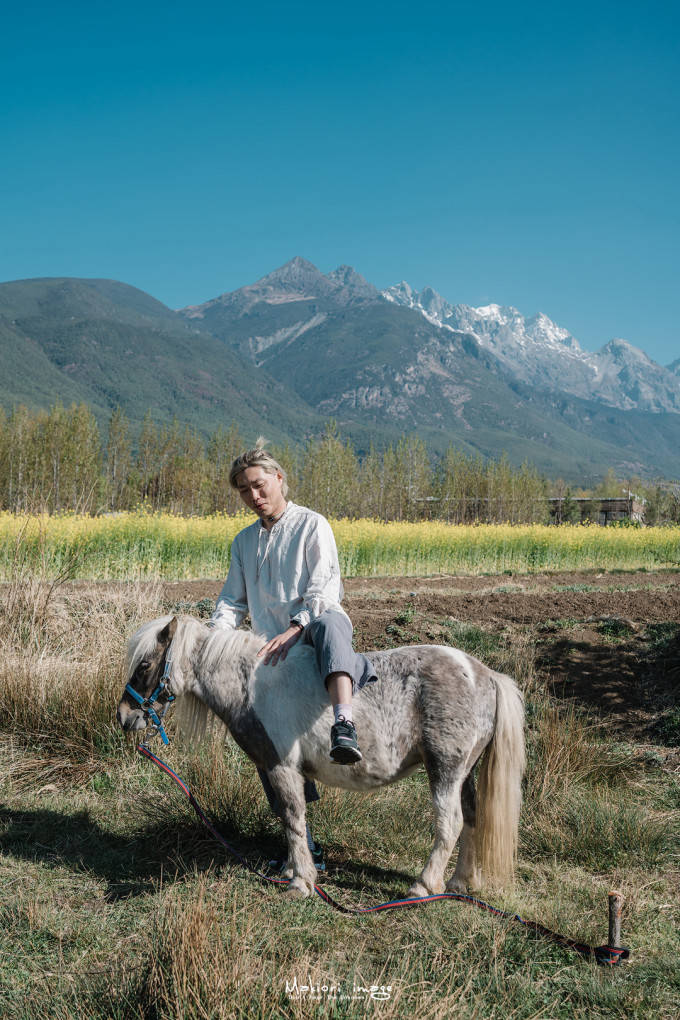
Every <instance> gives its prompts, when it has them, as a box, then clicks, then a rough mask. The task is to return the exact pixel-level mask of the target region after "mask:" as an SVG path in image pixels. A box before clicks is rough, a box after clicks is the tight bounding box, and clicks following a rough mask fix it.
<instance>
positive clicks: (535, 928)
mask: <svg viewBox="0 0 680 1020" xmlns="http://www.w3.org/2000/svg"><path fill="white" fill-rule="evenodd" d="M137 750H138V751H139V753H140V754H142V755H144V757H145V758H148V759H149V761H152V762H153V763H154V765H157V766H158V768H159V769H160V770H161V771H162V772H165V773H166V775H168V776H170V778H171V779H172V780H173V782H174V783H175V785H176V786H178V787H179V788H180V790H181V791H182V793H183V794H184V796H185V797H186V798H187V800H188V801H189V803H190V804H191V806H192V808H193V809H194V811H195V812H196V814H197V815H198V817H199V818H200V820H201V821H202V822H203V824H204V825H205V827H206V829H207V830H208V831H209V832H210V833H211V835H212V836H214V838H215V839H216V840H217V842H218V843H220V844H221V846H223V847H224V849H225V850H226V851H227V852H228V853H229V854H231V856H232V857H235V858H236V860H238V861H239V862H240V863H241V864H242V865H243V867H244V868H246V869H247V870H248V871H250V872H251V873H252V874H253V875H256V876H257V878H260V879H262V880H263V881H265V882H272V883H273V884H274V885H288V882H289V881H290V880H289V879H287V878H273V877H272V876H271V875H265V874H264V873H263V872H261V871H258V870H257V868H255V867H254V866H253V865H252V864H250V862H249V861H247V860H246V858H245V857H243V856H242V855H241V854H240V853H239V852H238V850H235V849H234V847H233V846H230V844H229V843H227V841H226V840H225V839H224V838H223V836H222V835H221V834H220V833H219V832H218V831H217V829H216V828H215V826H214V825H213V824H212V822H211V821H210V819H209V818H208V816H207V815H206V814H205V812H204V811H203V808H202V807H201V805H200V804H199V803H198V801H197V800H196V798H195V797H194V795H193V793H192V792H191V790H190V789H189V787H188V786H187V784H186V783H185V782H184V780H183V779H182V778H181V777H180V776H178V775H177V773H176V772H175V771H174V770H173V769H171V768H170V766H169V765H167V764H166V763H165V762H164V761H162V760H161V759H160V758H158V757H157V756H156V755H155V754H154V753H153V751H151V750H150V749H149V747H147V745H146V744H138V745H137ZM314 892H315V893H316V894H317V896H319V897H320V898H321V899H322V900H323V901H324V902H325V903H328V904H329V906H331V907H334V908H335V910H339V911H340V912H341V913H343V914H375V913H377V912H378V911H381V910H397V909H399V908H400V907H415V906H420V905H422V904H426V903H435V902H436V901H437V900H458V901H459V902H460V903H468V904H470V905H471V906H474V907H479V908H480V910H486V911H488V912H489V913H490V914H494V915H495V916H496V917H503V918H506V919H508V920H510V921H517V922H518V923H519V924H521V925H523V926H524V927H525V928H527V929H528V930H529V931H532V932H534V933H535V934H536V935H541V936H542V937H543V938H546V939H550V941H551V942H555V943H557V945H559V946H563V947H564V948H565V949H573V950H574V951H575V952H577V953H580V954H581V955H582V956H586V957H591V958H593V959H595V961H596V962H597V963H599V964H604V965H608V966H610V967H613V966H616V965H618V964H620V963H621V960H627V959H628V958H629V956H630V950H629V949H625V948H623V947H618V946H590V945H587V944H586V943H585V942H577V941H576V940H574V939H570V938H568V937H567V936H566V935H560V934H559V933H558V932H555V931H551V930H550V928H545V927H544V926H543V925H542V924H539V923H538V921H527V920H525V919H524V918H523V917H521V916H520V915H519V914H511V913H509V912H508V911H506V910H499V908H498V907H493V906H491V904H490V903H485V902H484V901H483V900H478V899H475V897H474V896H465V895H464V894H463V893H436V894H433V895H432V896H416V897H408V898H406V899H400V900H389V901H388V902H387V903H377V904H375V905H374V906H372V907H346V906H344V905H343V904H342V903H338V901H337V900H334V899H333V897H332V896H330V895H329V894H328V893H327V892H326V890H325V889H323V888H322V887H321V886H320V885H315V886H314Z"/></svg>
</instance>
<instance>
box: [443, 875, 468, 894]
mask: <svg viewBox="0 0 680 1020" xmlns="http://www.w3.org/2000/svg"><path fill="white" fill-rule="evenodd" d="M446 891H447V892H450V893H456V894H457V895H458V896H461V895H463V894H464V893H466V892H467V885H466V884H465V882H464V881H463V880H462V878H451V879H449V881H448V882H447V883H446Z"/></svg>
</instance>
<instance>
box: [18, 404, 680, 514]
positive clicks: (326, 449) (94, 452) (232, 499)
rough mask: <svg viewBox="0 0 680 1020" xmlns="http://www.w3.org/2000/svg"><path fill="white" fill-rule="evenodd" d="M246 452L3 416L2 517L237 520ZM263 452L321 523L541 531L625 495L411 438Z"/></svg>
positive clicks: (659, 508)
mask: <svg viewBox="0 0 680 1020" xmlns="http://www.w3.org/2000/svg"><path fill="white" fill-rule="evenodd" d="M249 445H252V442H249V441H248V440H247V439H246V438H245V437H244V436H242V435H241V433H240V432H239V429H238V426H237V425H230V426H229V427H228V428H218V429H217V430H216V431H215V432H214V433H213V434H212V435H210V436H209V437H208V439H207V440H205V439H204V438H203V437H202V436H201V435H200V434H199V433H197V432H196V430H195V429H194V428H192V427H191V426H189V425H182V424H180V423H179V422H178V421H176V420H175V421H173V422H171V423H170V424H160V425H159V424H157V423H155V422H154V421H153V419H152V417H151V415H149V414H147V416H146V417H145V418H144V421H143V422H142V425H141V427H140V428H139V429H138V431H137V433H136V434H133V429H132V426H131V423H130V422H129V420H128V419H127V417H126V415H125V414H124V412H123V411H121V410H120V409H117V410H115V411H114V412H113V413H112V415H111V417H110V420H109V422H108V427H107V429H106V435H105V437H102V435H101V434H100V430H99V427H98V425H97V421H96V419H95V417H94V415H93V414H92V412H91V410H90V409H89V408H88V407H87V406H86V405H85V404H79V405H75V404H74V405H73V406H71V407H70V408H64V407H63V406H62V405H61V404H56V405H55V406H54V407H52V408H51V409H50V410H49V411H37V412H31V411H29V410H27V409H26V408H25V407H18V408H16V409H15V410H14V411H12V413H11V414H9V415H8V414H6V413H5V412H4V411H3V410H2V408H0V508H1V509H3V510H10V511H13V512H21V511H35V510H44V511H46V512H48V513H59V512H64V511H75V512H80V513H91V514H94V513H107V512H108V513H116V512H120V511H125V510H134V509H136V508H139V507H145V508H148V509H149V510H151V511H158V510H168V511H170V512H172V513H176V514H209V513H214V512H217V511H224V512H227V513H233V512H235V511H236V510H238V509H240V508H241V503H240V499H239V497H238V495H237V493H235V492H234V490H233V489H231V487H230V486H229V468H230V467H231V464H232V461H233V459H234V458H235V457H236V456H238V454H239V453H241V452H242V451H243V450H244V449H246V448H247V447H248V446H249ZM269 449H270V452H271V453H272V455H273V456H274V457H275V458H276V459H277V460H278V461H279V463H280V464H281V465H282V466H283V467H284V468H285V470H286V472H287V475H288V480H289V486H290V494H291V497H292V498H293V499H294V500H295V501H296V502H299V503H302V504H304V505H307V506H311V507H314V509H316V510H319V511H320V512H321V513H323V514H325V515H326V516H327V517H370V518H373V519H377V520H385V521H388V520H396V521H400V520H403V521H410V520H423V519H436V520H444V521H448V522H450V523H471V522H475V521H479V522H481V523H485V522H496V521H498V522H505V521H508V522H511V523H516V524H524V523H538V522H546V521H547V520H548V519H549V504H548V496H551V495H558V496H560V497H562V496H564V497H565V498H566V499H567V501H568V500H569V498H570V496H572V495H576V494H578V495H596V496H597V495H602V496H604V495H609V494H612V495H617V494H620V492H621V487H622V483H621V482H620V481H619V480H618V479H616V477H615V475H614V473H613V472H611V471H610V472H609V473H608V475H607V476H606V478H605V479H604V480H603V482H602V484H601V486H600V487H598V488H599V489H602V491H598V489H596V490H594V492H593V493H586V492H584V491H583V490H579V492H578V493H572V492H571V489H570V488H569V487H568V486H566V485H565V483H564V482H563V481H562V480H560V479H558V480H556V481H555V482H548V480H547V479H546V478H544V477H543V476H542V475H540V474H539V472H538V471H537V470H536V469H535V468H534V467H533V466H532V465H530V464H528V463H525V464H523V465H522V466H521V467H519V468H516V467H514V466H513V465H512V464H511V463H510V462H509V461H508V459H507V457H505V456H502V457H500V458H498V459H485V458H483V457H481V456H477V457H471V456H469V455H467V454H465V453H464V452H462V451H460V450H458V449H456V448H455V447H454V446H451V447H449V449H448V450H447V451H446V452H445V453H444V455H443V456H442V457H440V458H439V459H438V460H437V461H435V462H433V460H432V458H431V457H430V456H429V454H428V451H427V448H426V446H425V444H424V442H423V441H422V439H420V438H419V437H418V436H417V435H410V436H403V437H402V438H401V439H400V440H399V441H398V442H397V443H394V444H392V445H390V446H388V447H387V448H386V449H384V450H378V449H375V448H374V447H371V448H370V449H369V450H368V452H367V453H365V454H364V455H363V456H359V455H357V453H356V452H355V450H354V449H353V447H352V445H351V444H350V443H349V442H348V441H347V440H345V439H343V437H342V436H341V435H340V433H339V431H338V428H337V425H336V424H335V423H334V422H329V423H327V425H326V427H325V429H324V431H323V432H322V433H321V434H320V435H317V436H313V437H311V438H309V439H308V440H307V441H306V442H305V444H304V445H302V446H300V447H295V448H291V447H290V446H289V445H286V446H277V445H275V444H272V445H270V446H269ZM629 484H630V483H629ZM639 487H642V483H640V486H639ZM611 490H613V491H611ZM647 492H648V494H649V498H650V510H651V511H652V516H653V517H654V520H652V521H650V522H649V523H663V522H664V521H666V520H680V498H679V496H678V494H677V493H674V492H673V490H672V488H668V487H664V486H661V485H659V486H656V487H654V486H651V487H650V486H647ZM568 505H569V504H568V502H567V506H568Z"/></svg>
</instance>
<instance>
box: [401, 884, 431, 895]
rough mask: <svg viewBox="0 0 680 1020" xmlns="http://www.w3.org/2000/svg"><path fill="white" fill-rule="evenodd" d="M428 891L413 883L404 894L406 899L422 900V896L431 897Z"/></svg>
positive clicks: (422, 886)
mask: <svg viewBox="0 0 680 1020" xmlns="http://www.w3.org/2000/svg"><path fill="white" fill-rule="evenodd" d="M431 895H432V894H431V893H430V890H429V889H426V888H425V886H424V885H421V884H420V882H414V883H413V885H412V886H411V888H410V889H409V891H408V892H407V893H406V898H407V899H415V898H416V897H417V898H418V899H422V897H423V896H431Z"/></svg>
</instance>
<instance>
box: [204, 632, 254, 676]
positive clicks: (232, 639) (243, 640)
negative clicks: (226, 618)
mask: <svg viewBox="0 0 680 1020" xmlns="http://www.w3.org/2000/svg"><path fill="white" fill-rule="evenodd" d="M264 641H265V639H264V638H261V637H258V636H257V634H254V633H253V632H252V630H231V629H227V628H226V627H215V628H214V629H213V630H212V631H211V633H210V637H209V638H208V640H207V641H206V643H205V645H204V646H203V650H202V652H201V666H202V668H204V669H205V670H207V671H208V672H209V673H214V672H215V670H216V669H217V666H218V664H219V662H220V660H222V659H223V658H224V657H225V656H228V657H229V659H230V660H232V661H234V660H240V661H241V662H243V664H244V665H246V666H250V665H254V663H255V660H256V658H257V653H258V652H259V650H260V648H262V645H263V644H264Z"/></svg>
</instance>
